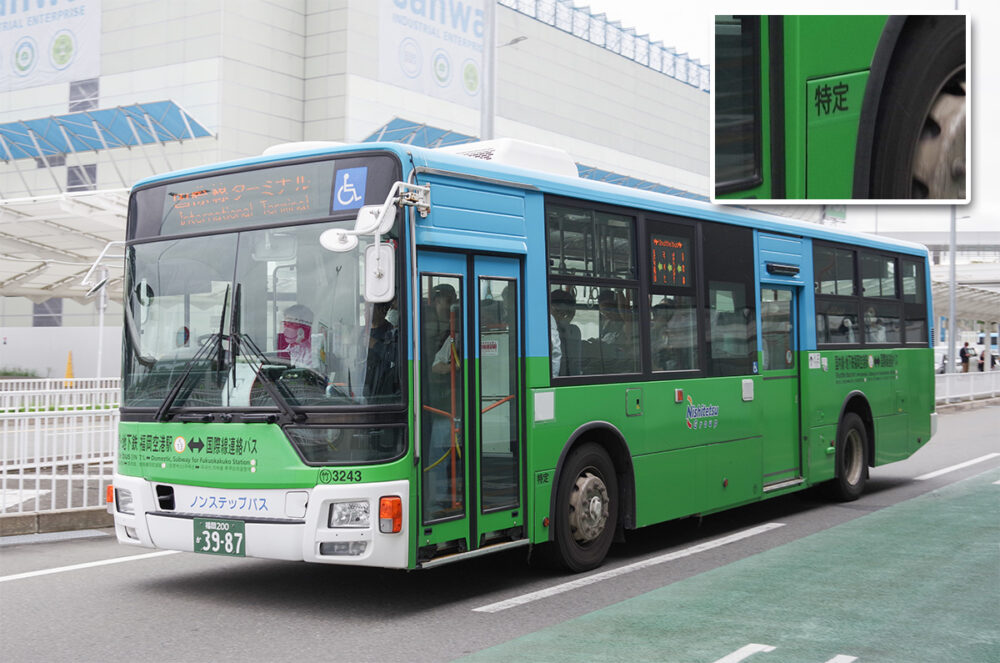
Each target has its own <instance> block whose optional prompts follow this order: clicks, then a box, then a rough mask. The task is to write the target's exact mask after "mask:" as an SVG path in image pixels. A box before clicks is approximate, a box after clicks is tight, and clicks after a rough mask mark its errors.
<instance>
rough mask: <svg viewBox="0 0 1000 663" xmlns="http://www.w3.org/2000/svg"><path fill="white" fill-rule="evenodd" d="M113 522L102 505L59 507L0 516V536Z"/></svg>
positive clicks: (108, 524)
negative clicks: (71, 507) (43, 511)
mask: <svg viewBox="0 0 1000 663" xmlns="http://www.w3.org/2000/svg"><path fill="white" fill-rule="evenodd" d="M114 524H115V521H114V517H112V515H111V514H110V513H108V510H107V508H106V507H103V506H96V507H92V508H89V509H60V510H58V511H48V512H45V513H23V514H16V515H8V516H0V536H14V535H17V534H44V533H46V532H66V531H70V530H77V529H98V528H101V527H114Z"/></svg>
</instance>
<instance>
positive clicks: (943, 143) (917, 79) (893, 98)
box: [871, 16, 968, 200]
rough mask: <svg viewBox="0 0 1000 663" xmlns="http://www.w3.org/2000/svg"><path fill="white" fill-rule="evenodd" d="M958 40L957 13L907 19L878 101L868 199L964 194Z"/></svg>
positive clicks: (961, 22) (960, 22)
mask: <svg viewBox="0 0 1000 663" xmlns="http://www.w3.org/2000/svg"><path fill="white" fill-rule="evenodd" d="M965 39H966V31H965V17H964V16H911V17H909V18H908V19H907V23H906V25H905V27H904V28H903V30H902V33H901V34H900V37H899V42H898V44H897V46H896V50H895V52H894V54H893V56H892V61H891V63H890V66H889V72H888V74H887V76H886V80H885V85H884V88H883V93H882V100H881V102H880V104H879V112H878V120H877V124H876V129H875V145H874V150H873V154H872V169H871V173H872V187H871V194H872V195H871V197H872V198H930V199H939V200H945V199H962V198H965V195H966V194H965V192H966V184H965V182H966V146H965V133H966V131H965V125H966V92H967V89H968V88H967V81H966V74H965Z"/></svg>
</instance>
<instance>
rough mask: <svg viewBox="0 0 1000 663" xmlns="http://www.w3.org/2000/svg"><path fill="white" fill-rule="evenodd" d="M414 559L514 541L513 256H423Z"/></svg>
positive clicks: (516, 287) (517, 367)
mask: <svg viewBox="0 0 1000 663" xmlns="http://www.w3.org/2000/svg"><path fill="white" fill-rule="evenodd" d="M417 264H418V271H419V279H418V287H419V299H420V317H419V319H420V329H419V330H418V334H419V349H420V369H419V378H420V396H419V421H420V489H419V504H420V529H419V535H418V547H419V551H418V561H421V562H423V561H427V560H430V559H433V558H435V557H439V556H442V555H448V554H454V553H461V552H466V551H470V550H476V549H478V548H482V547H483V546H486V545H489V544H491V543H501V542H504V541H507V540H510V539H516V538H520V536H521V534H520V532H521V529H520V528H521V527H522V526H523V523H524V517H523V513H524V509H523V490H522V481H521V477H522V468H523V457H522V453H521V439H522V434H521V430H522V422H521V420H522V417H521V399H520V384H521V377H520V376H521V356H522V352H521V347H522V342H521V332H520V329H521V324H520V322H521V320H520V306H521V303H520V302H521V292H520V269H519V264H518V261H517V260H516V259H509V258H498V257H487V256H467V255H459V254H442V253H431V252H420V254H419V255H418V258H417Z"/></svg>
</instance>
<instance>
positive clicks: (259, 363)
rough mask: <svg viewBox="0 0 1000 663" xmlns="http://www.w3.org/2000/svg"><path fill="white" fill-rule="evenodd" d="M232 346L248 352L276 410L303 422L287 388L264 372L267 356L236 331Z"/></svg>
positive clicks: (290, 418)
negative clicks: (234, 345) (242, 347)
mask: <svg viewBox="0 0 1000 663" xmlns="http://www.w3.org/2000/svg"><path fill="white" fill-rule="evenodd" d="M237 287H238V286H237ZM233 344H237V346H240V345H242V346H244V347H246V349H247V350H249V352H248V353H246V354H247V356H248V358H251V357H252V359H253V360H254V361H256V365H254V363H253V362H249V363H250V367H251V368H253V371H254V373H255V374H256V375H257V377H259V378H260V384H261V386H262V387H264V391H266V392H267V394H268V395H269V396H270V397H271V400H273V401H274V403H275V405H277V406H278V409H279V410H281V414H283V415H284V416H285V417H287V418H288V420H289V421H293V422H295V421H302V420H304V419H305V418H306V417H305V415H304V414H302V413H300V412H296V411H295V409H294V408H293V407H292V404H291V403H290V402H289V401H288V397H287V396H292V393H291V392H290V391H288V387H286V386H283V385H279V384H278V382H276V381H275V379H274V378H272V377H271V376H270V375H268V373H267V371H265V370H264V364H267V363H268V360H267V355H265V354H264V352H263V351H261V349H260V347H258V346H257V344H256V343H254V342H253V339H252V338H250V337H249V336H247V335H246V334H241V333H239V332H238V331H237V332H235V336H234V337H233V338H232V339H230V347H232V345H233ZM282 389H284V390H285V392H286V393H285V394H282V393H281V390H282ZM286 394H287V395H286Z"/></svg>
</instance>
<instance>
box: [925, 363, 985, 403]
mask: <svg viewBox="0 0 1000 663" xmlns="http://www.w3.org/2000/svg"><path fill="white" fill-rule="evenodd" d="M934 395H935V397H936V399H937V402H938V403H955V402H959V401H971V400H975V399H977V398H996V397H998V396H1000V370H995V371H984V372H982V373H980V372H979V371H972V372H970V373H945V374H939V375H936V376H934Z"/></svg>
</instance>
